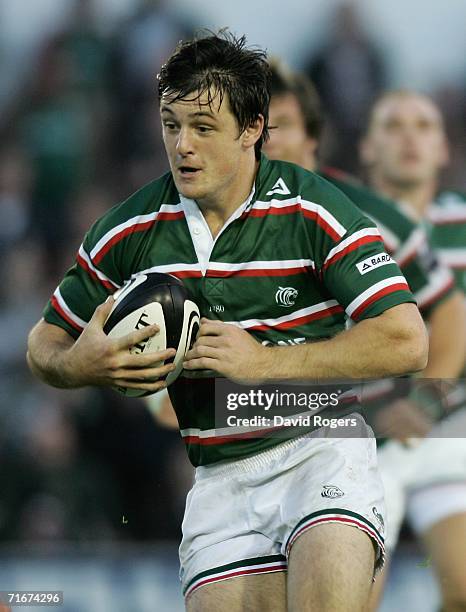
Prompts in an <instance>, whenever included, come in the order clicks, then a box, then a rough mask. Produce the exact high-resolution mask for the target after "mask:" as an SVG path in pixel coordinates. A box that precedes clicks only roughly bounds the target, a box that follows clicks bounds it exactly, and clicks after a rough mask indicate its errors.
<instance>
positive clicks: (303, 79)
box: [270, 58, 324, 140]
mask: <svg viewBox="0 0 466 612" xmlns="http://www.w3.org/2000/svg"><path fill="white" fill-rule="evenodd" d="M270 70H271V81H270V94H271V96H284V95H286V94H292V95H293V96H295V98H296V100H297V101H298V104H299V108H300V109H301V113H302V115H303V118H304V125H305V128H306V133H307V135H308V136H310V137H311V138H315V139H316V140H319V138H320V136H321V133H322V128H323V125H324V118H323V113H322V107H321V103H320V98H319V94H318V93H317V90H316V88H315V87H314V85H313V84H312V82H311V81H310V80H309V79H308V78H307V76H306V75H305V74H302V73H298V72H293V71H291V70H290V69H288V68H287V66H285V65H284V64H283V63H282V62H280V61H279V60H278V59H276V58H273V59H271V60H270Z"/></svg>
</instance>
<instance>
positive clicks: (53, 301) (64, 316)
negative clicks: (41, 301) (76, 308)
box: [50, 295, 83, 332]
mask: <svg viewBox="0 0 466 612" xmlns="http://www.w3.org/2000/svg"><path fill="white" fill-rule="evenodd" d="M50 303H51V304H52V306H53V307H54V308H55V310H56V311H57V312H58V314H59V315H60V316H61V317H62V319H65V321H66V322H67V323H69V324H70V325H71V327H74V329H76V330H77V331H79V332H82V330H83V328H82V327H81V326H80V325H78V324H77V323H75V322H74V321H73V319H71V318H70V317H69V316H68V315H67V314H66V312H65V311H64V310H63V308H62V307H61V306H60V304H59V303H58V300H57V298H56V297H55V296H54V295H52V297H51V299H50Z"/></svg>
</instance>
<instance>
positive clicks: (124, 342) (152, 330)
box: [116, 323, 160, 349]
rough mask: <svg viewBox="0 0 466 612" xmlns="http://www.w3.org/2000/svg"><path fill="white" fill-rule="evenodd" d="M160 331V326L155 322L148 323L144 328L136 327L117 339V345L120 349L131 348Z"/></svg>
mask: <svg viewBox="0 0 466 612" xmlns="http://www.w3.org/2000/svg"><path fill="white" fill-rule="evenodd" d="M159 331H160V328H159V326H158V325H156V324H155V323H154V324H153V325H148V326H147V327H144V328H143V329H136V330H135V331H133V332H131V333H129V334H126V336H122V337H121V338H118V339H117V340H116V345H117V348H118V349H129V348H131V347H132V346H136V344H140V343H141V342H144V340H147V339H148V338H151V337H152V336H155V334H157V333H158V332H159Z"/></svg>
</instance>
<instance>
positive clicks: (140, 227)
mask: <svg viewBox="0 0 466 612" xmlns="http://www.w3.org/2000/svg"><path fill="white" fill-rule="evenodd" d="M155 221H156V220H155V219H152V220H151V221H145V222H144V223H135V224H134V225H130V227H125V229H124V230H121V232H118V234H115V235H114V236H112V238H110V240H109V241H108V242H107V243H105V244H104V246H103V247H102V248H101V249H100V251H99V252H98V253H97V254H96V255H94V258H93V260H92V261H93V262H94V263H95V264H96V265H97V264H98V263H100V262H101V261H102V259H103V258H104V257H105V255H106V254H107V253H108V252H109V251H110V249H111V248H112V247H113V246H115V244H117V243H118V242H120V240H123V238H125V237H126V236H129V235H130V234H134V233H135V232H144V231H145V230H148V229H150V228H151V227H152V226H153V225H154V223H155Z"/></svg>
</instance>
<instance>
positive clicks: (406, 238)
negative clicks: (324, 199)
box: [319, 167, 466, 319]
mask: <svg viewBox="0 0 466 612" xmlns="http://www.w3.org/2000/svg"><path fill="white" fill-rule="evenodd" d="M319 174H320V175H321V176H323V177H324V178H325V179H327V180H328V181H330V182H331V183H332V184H333V185H335V186H336V187H338V189H340V190H341V191H343V193H344V194H346V195H347V196H348V197H349V198H350V199H351V200H352V201H353V202H354V203H355V204H356V205H357V207H358V208H360V209H361V210H362V212H363V213H364V214H365V215H367V216H368V217H369V218H371V219H372V220H373V221H374V222H375V223H376V224H377V227H378V228H379V230H380V233H381V234H382V238H383V239H384V242H385V246H386V250H387V253H390V255H391V256H392V257H393V259H395V261H396V262H397V264H398V265H399V267H400V269H401V271H402V272H403V275H404V276H405V277H406V280H407V281H408V285H409V287H410V289H411V291H412V292H413V294H414V297H415V298H416V301H417V305H418V307H419V310H420V311H421V314H422V316H423V317H424V319H428V318H429V316H430V315H431V313H432V312H433V311H434V310H435V308H436V307H437V306H438V305H439V304H440V303H441V302H443V300H444V299H445V298H446V297H447V296H449V295H450V294H451V293H452V292H453V291H454V290H455V279H454V276H453V274H452V273H451V271H450V269H449V267H448V266H447V265H445V263H444V262H443V261H442V260H441V258H439V256H438V254H437V253H436V248H437V246H438V245H437V244H435V243H434V241H433V240H432V239H431V238H429V232H427V231H426V229H425V227H424V225H423V224H420V223H417V222H416V221H415V220H414V219H413V218H412V217H411V216H410V215H408V214H406V212H405V210H404V209H403V208H402V207H401V206H400V205H399V204H398V203H397V202H395V201H394V200H390V199H387V198H385V197H383V196H380V195H379V194H377V193H375V192H374V191H372V190H371V189H368V188H367V187H365V186H364V185H363V184H362V183H361V182H360V181H358V180H357V179H355V178H353V177H352V176H350V175H347V174H345V173H343V172H341V171H339V170H334V169H333V168H328V167H325V168H323V170H322V172H320V173H319ZM464 211H465V212H466V206H465V208H464ZM465 219H466V214H465ZM464 224H465V225H464V231H465V232H466V220H465V221H464ZM463 242H464V244H465V245H466V235H464V240H463ZM465 253H466V251H465ZM465 261H466V257H465ZM465 266H466V264H465Z"/></svg>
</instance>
